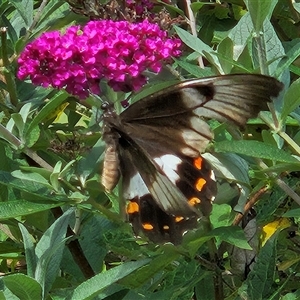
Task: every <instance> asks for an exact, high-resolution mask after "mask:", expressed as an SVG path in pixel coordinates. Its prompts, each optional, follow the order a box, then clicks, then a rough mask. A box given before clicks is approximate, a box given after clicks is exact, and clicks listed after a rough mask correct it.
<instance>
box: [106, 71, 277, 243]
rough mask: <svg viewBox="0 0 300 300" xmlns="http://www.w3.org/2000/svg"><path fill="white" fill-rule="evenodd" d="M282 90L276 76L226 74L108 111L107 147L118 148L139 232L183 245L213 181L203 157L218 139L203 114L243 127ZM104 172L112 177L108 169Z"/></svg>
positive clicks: (206, 207)
mask: <svg viewBox="0 0 300 300" xmlns="http://www.w3.org/2000/svg"><path fill="white" fill-rule="evenodd" d="M281 89H282V84H281V83H280V82H278V81H277V80H276V79H274V78H271V77H267V76H262V75H250V74H242V75H240V74H239V75H226V76H218V77H210V78H203V79H194V80H189V81H186V82H183V83H180V84H177V85H175V86H173V87H170V88H167V89H166V90H164V91H161V92H158V93H155V94H153V95H150V96H148V97H146V98H144V99H142V100H140V101H138V102H136V103H135V104H133V105H132V106H130V107H129V108H128V109H126V110H125V111H124V112H123V113H121V115H120V116H117V115H116V114H115V113H114V112H112V111H111V110H106V111H105V112H104V122H105V126H107V128H109V130H106V131H104V139H105V141H106V142H107V143H108V148H107V149H112V148H113V149H115V151H116V152H118V157H119V160H120V163H121V167H120V171H121V174H122V176H123V190H124V197H125V198H126V199H127V200H130V203H129V206H128V214H129V219H130V221H131V222H132V224H133V226H134V229H135V232H139V231H142V232H143V233H144V234H145V235H146V236H147V237H148V238H149V239H151V240H153V241H171V242H174V243H178V242H180V238H179V236H181V235H182V234H183V232H184V231H186V230H187V229H189V228H191V227H193V226H195V222H196V220H197V218H198V216H199V213H198V210H197V209H196V208H200V211H201V213H202V214H204V215H208V214H209V213H210V211H211V201H212V200H213V198H214V196H215V194H216V183H215V181H214V179H213V174H212V171H211V168H210V165H209V164H208V163H207V162H206V161H205V160H204V159H203V158H202V157H201V155H200V153H201V152H203V151H204V150H205V148H206V147H207V144H208V143H209V142H210V140H211V139H212V138H213V133H212V132H211V130H210V128H209V126H208V124H207V123H206V122H205V119H216V120H218V121H220V122H224V121H225V122H230V123H233V124H235V125H238V126H240V127H242V126H244V125H245V123H246V122H247V120H248V119H249V118H251V117H255V116H256V115H257V114H258V112H259V111H261V110H263V109H266V108H267V102H268V101H271V97H276V96H278V94H279V92H280V90H281ZM109 147H110V148H109ZM111 147H112V148H111ZM112 169H114V171H115V167H114V168H112ZM106 173H109V172H106ZM115 173H116V174H117V173H118V172H116V171H115ZM103 175H105V176H103V177H106V178H108V174H105V171H104V172H103ZM114 176H115V175H114ZM115 181H117V179H115ZM104 182H105V178H104V180H103V179H102V183H104ZM110 188H111V186H110Z"/></svg>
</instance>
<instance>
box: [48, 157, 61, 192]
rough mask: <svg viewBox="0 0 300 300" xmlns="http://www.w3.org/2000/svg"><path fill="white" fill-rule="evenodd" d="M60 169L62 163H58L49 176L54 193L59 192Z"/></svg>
mask: <svg viewBox="0 0 300 300" xmlns="http://www.w3.org/2000/svg"><path fill="white" fill-rule="evenodd" d="M61 167H62V162H61V161H58V162H57V163H56V164H55V166H54V168H53V172H52V173H51V175H50V182H51V184H52V186H53V188H54V189H55V191H58V190H59V186H60V185H59V174H60V171H61Z"/></svg>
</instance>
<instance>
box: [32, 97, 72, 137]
mask: <svg viewBox="0 0 300 300" xmlns="http://www.w3.org/2000/svg"><path fill="white" fill-rule="evenodd" d="M67 97H68V94H67V93H65V92H58V93H56V94H55V96H54V97H53V98H52V99H50V100H49V102H48V103H47V104H46V105H45V106H44V107H43V108H42V109H41V110H40V111H39V112H38V114H37V115H36V116H35V117H34V119H33V120H32V122H31V123H30V124H29V126H28V128H27V130H26V134H29V133H30V132H31V131H32V130H33V129H34V128H35V127H36V126H38V124H39V123H41V122H43V121H44V120H45V119H46V118H48V117H49V115H50V114H51V113H53V111H55V109H56V108H57V107H59V106H60V105H61V104H62V103H63V102H64V101H65V100H66V98H67Z"/></svg>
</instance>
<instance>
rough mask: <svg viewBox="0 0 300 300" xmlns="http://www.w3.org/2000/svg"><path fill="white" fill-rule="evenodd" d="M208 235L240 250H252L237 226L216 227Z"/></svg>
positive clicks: (241, 230)
mask: <svg viewBox="0 0 300 300" xmlns="http://www.w3.org/2000/svg"><path fill="white" fill-rule="evenodd" d="M209 235H210V236H213V237H216V238H218V239H219V240H220V241H224V242H227V243H229V244H232V245H234V246H236V247H239V248H241V249H246V250H251V249H252V248H251V247H250V245H249V244H248V242H247V240H246V237H245V233H244V231H243V229H242V228H241V227H239V226H230V227H218V228H215V229H214V230H213V231H212V232H211V233H210V234H209ZM251 299H252V298H251ZM253 299H254V298H253Z"/></svg>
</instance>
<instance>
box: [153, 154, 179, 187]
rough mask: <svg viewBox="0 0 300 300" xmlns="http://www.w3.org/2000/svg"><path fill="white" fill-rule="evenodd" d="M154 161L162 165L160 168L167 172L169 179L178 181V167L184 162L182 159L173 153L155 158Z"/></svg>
mask: <svg viewBox="0 0 300 300" xmlns="http://www.w3.org/2000/svg"><path fill="white" fill-rule="evenodd" d="M154 161H155V162H156V163H157V165H158V166H159V167H160V169H161V170H162V171H163V172H164V173H165V175H166V176H167V177H168V178H169V180H170V181H171V182H172V183H174V184H176V181H178V180H179V179H180V177H179V175H178V173H177V167H178V165H179V164H181V163H182V160H181V159H180V158H179V157H177V156H175V155H172V154H166V155H163V156H160V157H156V158H154Z"/></svg>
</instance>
